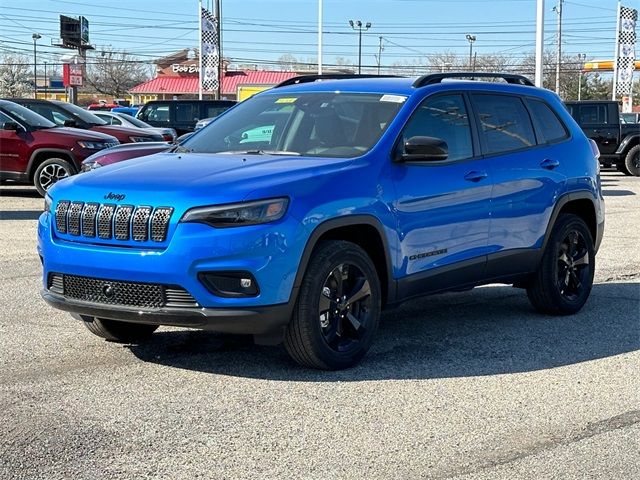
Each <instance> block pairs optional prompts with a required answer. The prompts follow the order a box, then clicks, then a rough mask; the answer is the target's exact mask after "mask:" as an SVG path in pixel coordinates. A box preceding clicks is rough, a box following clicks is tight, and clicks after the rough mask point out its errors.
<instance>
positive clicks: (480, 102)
mask: <svg viewBox="0 0 640 480" xmlns="http://www.w3.org/2000/svg"><path fill="white" fill-rule="evenodd" d="M473 98H474V104H475V107H476V112H477V115H478V118H479V120H480V129H481V131H482V135H483V136H484V140H485V144H486V148H487V153H489V154H492V153H501V152H509V151H511V150H518V149H521V148H526V147H531V146H533V145H535V144H536V139H535V135H534V134H533V126H532V125H531V119H530V118H529V113H528V112H527V110H526V108H525V107H524V104H523V103H522V101H521V100H520V99H519V98H517V97H511V96H506V95H474V96H473Z"/></svg>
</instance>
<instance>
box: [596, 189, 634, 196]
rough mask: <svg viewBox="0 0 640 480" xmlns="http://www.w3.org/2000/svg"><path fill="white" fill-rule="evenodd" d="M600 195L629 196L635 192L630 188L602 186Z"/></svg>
mask: <svg viewBox="0 0 640 480" xmlns="http://www.w3.org/2000/svg"><path fill="white" fill-rule="evenodd" d="M602 195H603V196H604V197H629V196H632V195H635V192H632V191H631V190H608V189H606V188H603V189H602Z"/></svg>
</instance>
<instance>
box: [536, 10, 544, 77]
mask: <svg viewBox="0 0 640 480" xmlns="http://www.w3.org/2000/svg"><path fill="white" fill-rule="evenodd" d="M543 50H544V0H538V2H537V4H536V71H535V85H536V87H538V88H542V85H543V83H544V82H543V67H542V53H543Z"/></svg>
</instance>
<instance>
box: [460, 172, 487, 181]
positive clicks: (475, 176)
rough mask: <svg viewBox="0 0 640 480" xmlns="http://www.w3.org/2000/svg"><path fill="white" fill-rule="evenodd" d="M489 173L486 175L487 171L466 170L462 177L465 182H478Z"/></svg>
mask: <svg viewBox="0 0 640 480" xmlns="http://www.w3.org/2000/svg"><path fill="white" fill-rule="evenodd" d="M488 176H489V175H487V172H482V171H481V172H479V171H476V170H472V171H470V172H468V173H467V174H466V175H465V176H464V179H465V180H466V181H467V182H479V181H480V180H484V179H485V178H487V177H488Z"/></svg>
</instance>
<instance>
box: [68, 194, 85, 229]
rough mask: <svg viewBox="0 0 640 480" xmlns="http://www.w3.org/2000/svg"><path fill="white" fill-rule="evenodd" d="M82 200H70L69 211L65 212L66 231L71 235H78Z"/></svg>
mask: <svg viewBox="0 0 640 480" xmlns="http://www.w3.org/2000/svg"><path fill="white" fill-rule="evenodd" d="M82 207H84V203H83V202H71V207H70V208H69V213H68V214H67V231H68V232H69V233H70V234H71V235H80V215H81V214H82Z"/></svg>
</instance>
